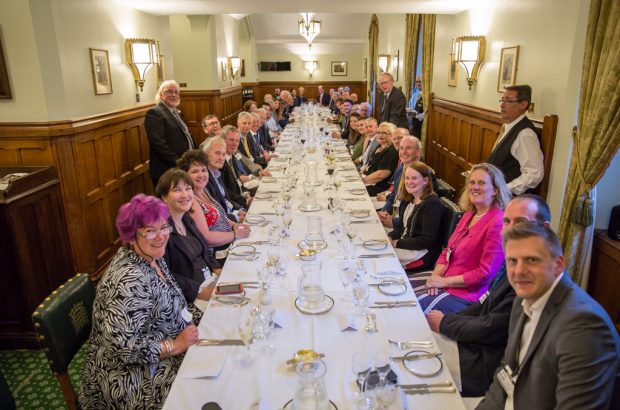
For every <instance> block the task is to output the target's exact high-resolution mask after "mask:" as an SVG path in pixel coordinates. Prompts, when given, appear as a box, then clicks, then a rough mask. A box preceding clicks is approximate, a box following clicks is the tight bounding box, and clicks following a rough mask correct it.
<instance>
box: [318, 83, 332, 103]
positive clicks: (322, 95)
mask: <svg viewBox="0 0 620 410" xmlns="http://www.w3.org/2000/svg"><path fill="white" fill-rule="evenodd" d="M318 89H319V96H318V97H316V102H317V103H319V105H320V106H321V107H329V103H330V101H331V96H330V95H329V94H328V93H326V92H325V90H324V89H323V86H322V85H319V87H318Z"/></svg>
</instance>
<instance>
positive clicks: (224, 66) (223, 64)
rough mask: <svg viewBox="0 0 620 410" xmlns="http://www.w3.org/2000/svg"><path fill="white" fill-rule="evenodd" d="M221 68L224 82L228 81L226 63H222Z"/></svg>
mask: <svg viewBox="0 0 620 410" xmlns="http://www.w3.org/2000/svg"><path fill="white" fill-rule="evenodd" d="M220 66H221V67H222V81H226V78H227V77H226V69H227V68H226V63H225V62H223V61H222V62H221V63H220Z"/></svg>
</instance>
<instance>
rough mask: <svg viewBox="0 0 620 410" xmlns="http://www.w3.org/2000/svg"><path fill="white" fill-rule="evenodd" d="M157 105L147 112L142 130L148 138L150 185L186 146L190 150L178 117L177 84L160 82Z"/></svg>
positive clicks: (190, 142) (187, 135) (191, 146)
mask: <svg viewBox="0 0 620 410" xmlns="http://www.w3.org/2000/svg"><path fill="white" fill-rule="evenodd" d="M155 102H156V103H157V105H156V106H155V107H153V108H151V109H150V110H148V111H147V113H146V116H145V117H144V129H145V131H146V137H147V139H148V141H149V173H150V175H151V180H152V181H153V187H156V186H157V181H158V180H159V177H160V176H161V175H162V174H163V173H164V172H166V170H168V169H169V168H174V167H175V166H176V160H177V159H179V157H181V155H183V153H184V152H185V151H187V150H188V149H194V148H195V144H194V140H193V138H192V136H191V134H190V133H189V130H188V128H187V125H186V124H185V122H183V120H182V119H181V115H180V112H179V110H178V109H177V106H178V105H179V103H180V102H181V98H180V97H179V85H178V84H177V83H176V81H174V80H167V81H164V82H163V83H161V85H160V86H159V90H158V91H157V96H156V97H155Z"/></svg>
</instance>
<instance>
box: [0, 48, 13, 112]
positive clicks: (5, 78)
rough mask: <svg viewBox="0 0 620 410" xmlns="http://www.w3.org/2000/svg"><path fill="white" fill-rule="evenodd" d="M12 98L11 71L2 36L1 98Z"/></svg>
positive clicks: (0, 58)
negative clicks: (9, 70)
mask: <svg viewBox="0 0 620 410" xmlns="http://www.w3.org/2000/svg"><path fill="white" fill-rule="evenodd" d="M11 98H13V95H12V94H11V85H10V84H9V72H8V71H7V69H6V61H5V60H4V50H3V49H2V39H1V38H0V99H6V100H10V99H11Z"/></svg>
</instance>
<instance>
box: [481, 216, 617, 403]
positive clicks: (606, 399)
mask: <svg viewBox="0 0 620 410" xmlns="http://www.w3.org/2000/svg"><path fill="white" fill-rule="evenodd" d="M503 242H504V253H505V254H506V270H507V275H508V280H509V281H510V284H511V286H512V287H513V288H514V290H515V292H516V294H517V297H516V298H515V301H514V303H513V306H512V313H511V316H510V328H509V329H510V330H509V336H508V344H507V346H506V351H505V353H504V358H503V359H502V362H501V363H500V366H499V368H498V371H497V372H496V374H495V378H494V379H493V383H492V384H491V387H490V388H489V391H487V394H486V396H485V398H484V399H483V401H482V402H481V403H480V404H479V405H478V407H477V409H480V410H485V409H528V410H530V409H537V410H538V409H562V410H564V409H579V410H585V409H610V408H613V409H617V408H618V406H620V394H619V393H620V392H619V386H620V338H619V337H618V333H617V332H616V330H615V328H614V325H613V323H612V322H611V320H610V319H609V316H608V315H607V313H606V312H605V310H604V309H603V308H602V307H601V306H600V305H599V304H598V303H597V302H596V301H595V300H594V299H592V298H591V297H590V296H589V295H588V294H587V293H586V292H584V291H583V290H582V289H581V288H580V287H579V286H577V285H576V284H575V283H573V282H572V281H571V279H570V278H569V276H568V275H567V274H566V273H564V272H563V271H564V258H563V256H562V248H561V246H560V240H559V238H558V237H557V235H556V234H555V233H554V232H553V231H552V230H551V229H549V228H547V227H542V226H540V225H538V224H535V223H532V222H524V223H521V224H517V225H515V227H513V228H512V229H510V230H508V231H506V232H505V233H504V239H503Z"/></svg>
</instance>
